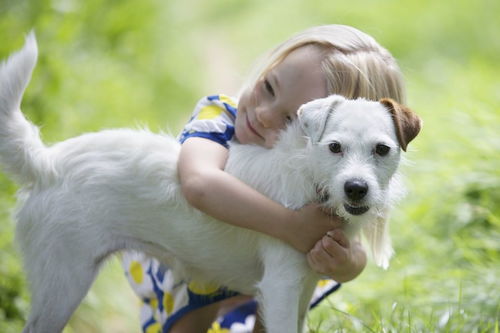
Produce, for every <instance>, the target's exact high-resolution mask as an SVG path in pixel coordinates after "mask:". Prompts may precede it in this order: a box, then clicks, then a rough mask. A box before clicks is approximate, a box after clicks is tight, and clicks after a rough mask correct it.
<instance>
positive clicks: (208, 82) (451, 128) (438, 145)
mask: <svg viewBox="0 0 500 333" xmlns="http://www.w3.org/2000/svg"><path fill="white" fill-rule="evenodd" d="M498 12H500V3H499V2H498V1H492V0H480V1H472V0H469V1H465V0H457V1H440V2H432V1H427V0H424V1H416V0H411V1H404V2H401V1H400V2H398V1H391V0H383V1H369V0H359V1H321V0H312V1H303V2H301V1H297V0H286V1H277V0H270V1H236V0H216V1H202V2H200V1H198V2H196V3H195V2H194V1H192V0H190V1H184V2H181V1H168V2H167V1H159V0H141V1H120V2H118V1H116V2H114V1H103V0H88V1H85V2H77V1H70V0H57V1H56V0H50V1H49V0H40V1H12V0H6V1H3V2H0V40H1V41H2V42H1V43H0V57H2V58H4V57H5V56H7V55H8V54H9V53H10V52H12V51H13V50H14V49H16V48H18V47H20V45H21V44H22V36H23V34H24V33H26V32H27V31H28V30H29V29H31V28H32V27H34V28H35V29H36V32H37V36H38V40H39V44H40V59H39V65H38V67H37V69H36V72H35V75H34V77H33V81H32V83H31V85H30V86H29V89H28V91H27V94H26V96H25V99H24V102H23V111H24V112H25V113H26V114H27V115H28V116H29V117H30V118H31V119H32V120H33V121H34V122H35V123H37V124H39V125H43V127H42V134H43V137H44V139H45V140H46V141H48V142H55V141H58V140H62V139H64V138H68V137H71V136H74V135H77V134H80V133H82V132H85V131H91V130H98V129H102V128H109V127H125V126H136V125H147V126H149V127H150V128H151V129H153V130H159V129H168V130H170V131H172V132H173V133H176V132H177V131H178V130H179V128H180V127H181V126H182V124H183V123H184V122H185V121H186V119H187V118H188V117H189V112H190V110H191V109H192V107H193V105H194V104H195V102H196V101H197V99H198V98H199V97H200V96H203V95H206V94H210V93H214V92H225V93H228V94H235V93H236V92H237V90H238V87H239V83H240V82H241V80H242V78H243V75H244V74H245V71H246V70H247V69H248V68H249V67H250V65H251V63H252V62H253V61H254V60H255V58H256V57H257V56H258V55H260V54H261V53H262V52H263V51H265V50H267V49H268V48H269V47H271V46H273V45H275V44H276V43H277V42H280V41H281V40H283V39H284V38H286V37H288V36H289V35H290V34H292V33H294V32H296V31H299V30H301V29H304V28H305V27H308V26H311V25H316V24H323V23H343V24H349V25H353V26H355V27H358V28H360V29H362V30H364V31H366V32H368V33H370V34H372V35H373V36H374V37H375V38H377V39H378V40H379V41H380V42H381V44H383V45H384V46H386V47H387V48H388V49H389V50H390V51H391V52H392V53H393V54H394V55H395V56H396V58H397V59H398V60H399V62H400V65H401V68H402V70H403V72H404V74H405V77H406V80H407V83H408V95H409V106H410V107H411V108H413V109H414V110H415V111H416V112H417V113H418V114H419V115H420V116H421V117H422V118H423V120H424V128H423V131H422V133H421V134H420V135H419V137H417V139H416V140H415V141H414V142H412V143H411V146H410V152H409V153H408V154H407V157H408V159H409V162H408V163H406V164H405V165H404V166H403V168H402V171H403V173H404V175H405V176H406V179H407V185H408V189H409V195H408V197H407V198H406V199H405V200H404V202H403V203H402V204H401V205H399V206H398V207H397V209H396V210H395V212H394V214H393V217H392V220H391V234H392V238H393V241H394V246H395V249H396V252H397V253H396V257H395V259H394V260H393V262H392V264H391V267H390V268H389V269H388V270H387V271H383V270H380V269H378V268H376V267H374V266H373V265H371V264H370V265H369V266H368V267H367V269H366V270H365V272H364V273H363V274H362V276H361V277H359V278H358V279H356V280H355V281H352V282H350V283H347V284H345V285H344V286H343V287H342V288H341V290H340V291H339V292H337V293H336V294H334V295H333V296H332V297H330V298H329V299H328V300H327V301H326V302H323V303H322V305H321V306H320V307H319V308H318V309H316V310H314V311H312V312H311V313H310V318H309V319H310V320H309V326H310V330H311V332H315V333H316V332H317V333H320V332H321V333H323V332H325V333H326V332H498V331H499V318H500V283H499V282H498V276H500V241H499V240H500V204H499V203H500V165H499V161H500V135H499V134H498V133H499V130H498V129H499V125H500V93H499V92H500V83H499V82H500V81H499V80H498V77H500V69H499V67H498V54H500V39H499V38H498V31H500V23H499V21H498V19H497V18H496V15H497V14H496V13H498ZM16 189H17V187H16V185H15V184H13V183H12V182H11V181H9V180H8V179H6V178H5V177H4V176H3V175H0V332H6V333H10V332H19V331H20V330H21V327H22V323H23V317H24V316H25V314H26V313H27V310H28V304H29V295H27V292H26V286H25V281H24V275H23V273H22V269H21V264H20V262H19V255H18V253H17V251H16V249H15V245H14V242H13V223H12V221H11V218H10V211H11V209H12V207H13V205H14V202H15V200H14V194H15V191H16ZM137 306H138V303H137V300H136V299H135V298H134V296H133V295H132V293H131V291H130V288H128V286H127V284H126V281H125V279H124V277H123V274H122V271H121V268H120V266H119V263H118V262H117V261H116V260H115V261H112V262H111V263H110V265H108V267H106V268H105V269H104V270H103V274H102V275H101V276H100V278H99V280H98V282H97V283H96V285H95V286H94V287H93V288H92V290H91V292H90V293H89V295H88V297H87V298H86V299H85V302H84V303H83V304H82V305H81V306H80V308H79V309H78V311H77V313H76V314H75V316H74V317H73V318H72V321H71V323H70V325H69V327H68V328H67V329H66V332H137V331H138V330H139V329H138V319H137V317H138V312H137Z"/></svg>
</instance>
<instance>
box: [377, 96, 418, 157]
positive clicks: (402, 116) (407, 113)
mask: <svg viewBox="0 0 500 333" xmlns="http://www.w3.org/2000/svg"><path fill="white" fill-rule="evenodd" d="M380 103H381V104H382V105H384V106H385V107H386V108H387V110H388V111H389V113H390V114H391V116H392V121H393V122H394V127H395V128H396V135H397V137H398V141H399V145H400V147H401V149H403V151H406V147H407V146H408V143H410V141H411V140H413V139H414V138H415V137H416V136H417V134H418V132H420V129H421V128H422V120H421V119H420V118H419V117H418V116H417V115H416V114H415V112H413V111H412V110H410V109H409V108H408V107H406V106H404V105H401V104H399V103H398V102H396V101H394V100H392V99H390V98H382V99H381V100H380Z"/></svg>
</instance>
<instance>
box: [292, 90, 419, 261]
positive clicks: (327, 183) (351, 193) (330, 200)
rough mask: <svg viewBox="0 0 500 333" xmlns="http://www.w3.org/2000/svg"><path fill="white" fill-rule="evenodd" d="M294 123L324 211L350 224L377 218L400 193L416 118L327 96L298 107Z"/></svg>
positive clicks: (386, 105) (390, 104)
mask: <svg viewBox="0 0 500 333" xmlns="http://www.w3.org/2000/svg"><path fill="white" fill-rule="evenodd" d="M298 118H299V123H300V126H301V127H302V130H303V132H304V133H305V134H306V136H307V137H308V138H309V141H310V144H309V149H310V156H311V159H310V161H311V173H312V174H313V179H314V181H315V182H316V184H317V187H318V189H319V193H320V195H321V197H322V200H323V201H324V205H326V206H327V207H329V208H331V209H332V210H334V212H335V213H337V214H338V215H340V216H342V217H344V218H345V219H346V220H348V221H352V222H354V221H357V220H361V222H362V221H363V219H365V217H368V216H370V215H371V216H372V217H373V216H377V217H383V216H384V215H385V212H386V211H387V210H388V208H389V207H390V206H391V204H392V202H393V201H394V200H395V199H397V197H398V196H399V194H398V192H402V191H400V188H401V186H400V185H399V183H398V181H397V168H398V165H399V161H400V153H401V150H403V151H406V149H407V146H408V143H410V141H412V140H413V139H414V138H415V137H416V136H417V134H418V133H419V131H420V128H421V121H420V119H419V118H418V116H417V115H416V114H415V113H414V112H413V111H411V110H410V109H409V108H407V107H405V106H403V105H400V104H398V103H397V102H395V101H393V100H391V99H387V98H385V99H382V100H381V101H379V102H374V101H367V100H364V99H357V100H347V99H345V98H343V97H341V96H336V95H332V96H329V97H327V98H323V99H318V100H314V101H312V102H310V103H307V104H304V105H303V106H302V107H301V108H300V109H299V113H298ZM372 220H374V219H372ZM379 220H380V219H379ZM379 224H380V222H379ZM379 227H381V228H383V229H385V227H386V226H385V224H384V225H382V226H380V225H379V226H378V227H377V228H379ZM380 231H382V233H381V234H384V235H385V234H386V232H385V230H379V232H380ZM380 237H382V236H380ZM387 241H388V240H387V239H378V241H377V240H375V241H374V242H375V243H377V242H378V243H381V242H387ZM372 245H373V244H372ZM375 246H380V244H379V245H376V244H375ZM381 251H382V250H377V251H374V254H375V255H376V252H381ZM382 252H384V251H382ZM385 252H387V251H385Z"/></svg>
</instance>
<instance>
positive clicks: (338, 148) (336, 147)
mask: <svg viewBox="0 0 500 333" xmlns="http://www.w3.org/2000/svg"><path fill="white" fill-rule="evenodd" d="M328 148H329V149H330V151H331V152H332V153H334V154H339V153H341V152H342V145H341V144H340V142H337V141H333V142H332V143H330V144H329V145H328Z"/></svg>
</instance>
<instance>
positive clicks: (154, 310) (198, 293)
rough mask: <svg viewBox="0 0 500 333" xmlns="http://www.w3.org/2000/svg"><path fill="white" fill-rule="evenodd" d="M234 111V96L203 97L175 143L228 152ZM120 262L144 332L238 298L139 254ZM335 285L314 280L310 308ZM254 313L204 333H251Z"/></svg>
mask: <svg viewBox="0 0 500 333" xmlns="http://www.w3.org/2000/svg"><path fill="white" fill-rule="evenodd" d="M236 112H237V103H236V100H235V99H233V98H230V97H227V96H224V95H213V96H207V97H204V98H202V99H201V100H200V101H199V102H198V104H197V105H196V108H195V109H194V112H193V115H192V117H191V119H190V120H189V122H188V123H187V124H186V126H185V127H184V129H183V131H182V133H181V134H180V136H179V138H178V139H179V141H180V142H181V143H182V142H184V141H185V140H187V139H188V138H190V137H202V138H206V139H209V140H212V141H215V142H218V143H220V144H221V145H223V146H224V147H226V148H227V147H228V146H229V142H230V141H231V140H232V139H233V136H234V120H235V118H236ZM122 263H123V267H124V269H125V274H126V276H127V278H128V280H129V282H130V285H131V286H132V288H133V289H134V291H135V292H136V294H137V295H138V296H139V297H140V298H141V300H142V307H141V317H140V320H141V328H142V331H143V332H144V333H158V332H168V331H169V329H170V328H171V327H172V325H173V324H174V323H175V321H176V320H178V319H179V318H181V317H182V316H183V315H184V314H186V313H188V312H189V311H193V310H195V309H198V308H200V307H203V306H206V305H209V304H212V303H215V302H217V301H221V300H223V299H226V298H229V297H232V296H236V295H238V293H237V292H235V291H232V290H229V289H227V288H225V287H221V286H217V285H206V284H201V283H199V282H197V281H196V280H189V281H186V280H183V279H180V278H179V277H177V276H176V275H175V274H173V272H172V270H171V269H169V267H167V266H165V265H163V264H160V263H159V262H158V261H157V260H156V259H154V258H150V257H147V256H145V255H144V254H141V253H134V252H129V253H125V254H124V255H123V261H122ZM339 287H340V284H339V283H337V282H335V281H333V280H329V279H325V280H321V281H319V282H318V285H317V287H316V290H315V292H314V295H313V298H312V300H311V308H312V307H315V306H316V305H317V304H319V302H321V300H323V299H324V298H325V297H327V296H328V295H330V294H331V293H332V292H334V291H336V290H337V289H338V288H339ZM256 309H257V303H256V302H255V300H250V301H248V302H246V303H244V304H242V305H239V306H238V307H236V308H234V309H233V310H231V311H230V312H229V313H227V314H226V315H224V316H223V317H220V318H217V319H216V320H215V321H214V323H213V324H212V327H211V328H210V329H209V331H208V333H219V332H224V333H250V332H252V329H253V326H254V323H255V318H256V317H255V313H256Z"/></svg>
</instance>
